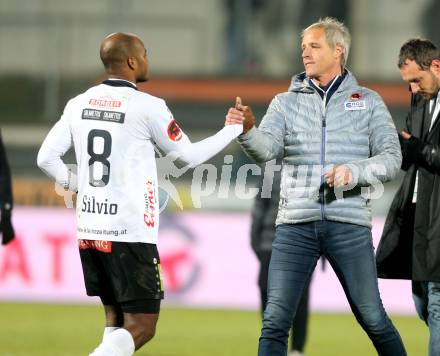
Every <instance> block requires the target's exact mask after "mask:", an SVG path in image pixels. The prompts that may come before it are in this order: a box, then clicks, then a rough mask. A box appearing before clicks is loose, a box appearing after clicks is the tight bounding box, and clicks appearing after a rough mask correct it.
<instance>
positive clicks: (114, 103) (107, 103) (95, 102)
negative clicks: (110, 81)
mask: <svg viewBox="0 0 440 356" xmlns="http://www.w3.org/2000/svg"><path fill="white" fill-rule="evenodd" d="M89 104H90V105H92V106H98V107H101V108H109V109H111V108H120V107H121V106H122V102H121V101H119V100H107V99H90V100H89Z"/></svg>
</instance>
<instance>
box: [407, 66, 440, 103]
mask: <svg viewBox="0 0 440 356" xmlns="http://www.w3.org/2000/svg"><path fill="white" fill-rule="evenodd" d="M400 74H401V76H402V79H403V80H404V81H405V82H407V83H408V84H409V86H410V89H411V92H412V93H413V94H417V93H419V94H420V95H421V96H422V97H423V98H425V99H426V100H430V99H432V98H433V97H435V96H436V95H437V92H438V91H439V88H440V61H433V63H432V64H431V67H430V68H429V69H427V70H423V69H422V68H420V66H419V65H418V64H417V63H416V62H415V61H413V60H409V59H407V60H406V61H405V63H404V65H403V66H402V68H400Z"/></svg>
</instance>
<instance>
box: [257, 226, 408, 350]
mask: <svg viewBox="0 0 440 356" xmlns="http://www.w3.org/2000/svg"><path fill="white" fill-rule="evenodd" d="M321 255H325V256H326V258H327V260H328V261H329V262H330V264H331V266H332V268H333V270H334V271H335V273H336V275H337V277H338V279H339V281H340V282H341V284H342V287H343V288H344V291H345V294H346V296H347V299H348V301H349V303H350V306H351V309H352V311H353V313H354V315H355V317H356V319H357V321H358V322H359V324H360V325H361V326H362V328H363V329H364V330H365V331H366V333H367V334H368V336H369V337H370V339H371V341H372V342H373V345H374V347H375V348H376V350H377V352H378V353H379V355H380V356H386V355H388V356H402V355H406V351H405V348H404V346H403V343H402V340H401V338H400V335H399V333H398V332H397V330H396V329H395V328H394V326H393V324H392V323H391V321H390V319H389V318H388V316H387V314H386V312H385V310H384V308H383V305H382V301H381V299H380V295H379V288H378V284H377V272H376V263H375V256H374V248H373V243H372V237H371V230H370V229H369V228H367V227H363V226H359V225H353V224H347V223H338V222H333V221H316V222H311V223H306V224H295V225H290V224H285V225H280V226H278V227H277V229H276V234H275V240H274V242H273V245H272V258H271V261H270V266H269V280H268V302H267V307H266V310H265V311H264V319H263V328H262V332H261V337H260V344H259V349H258V355H259V356H285V355H287V339H288V333H289V328H290V325H291V324H292V318H293V317H294V315H295V313H296V310H297V307H298V303H299V300H300V298H301V295H302V292H303V289H304V287H305V286H306V285H307V283H308V282H309V280H310V278H311V275H312V273H313V270H314V269H315V266H316V263H317V261H318V259H319V257H320V256H321ZM327 293H331V291H322V293H321V298H325V296H326V294H327ZM341 338H343V330H341ZM341 342H343V341H341Z"/></svg>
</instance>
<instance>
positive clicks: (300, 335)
mask: <svg viewBox="0 0 440 356" xmlns="http://www.w3.org/2000/svg"><path fill="white" fill-rule="evenodd" d="M271 255H272V252H271V251H263V252H260V253H258V259H259V261H260V273H259V274H258V286H259V287H260V296H261V314H263V313H264V309H266V304H267V277H268V274H269V262H270V257H271ZM309 287H310V283H309V284H308V285H307V287H306V288H305V290H304V293H303V294H302V297H301V300H300V302H299V305H298V310H297V313H296V315H295V317H294V318H293V322H292V331H291V350H297V351H300V352H304V346H305V344H306V339H307V326H308V321H309Z"/></svg>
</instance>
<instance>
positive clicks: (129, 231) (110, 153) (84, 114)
mask: <svg viewBox="0 0 440 356" xmlns="http://www.w3.org/2000/svg"><path fill="white" fill-rule="evenodd" d="M241 132H242V126H241V125H231V126H225V127H224V128H223V129H222V130H220V131H219V132H218V133H217V134H216V135H213V136H211V137H209V138H208V139H205V140H203V141H200V142H197V143H191V142H190V141H189V139H188V137H187V136H186V135H185V133H184V132H183V131H182V130H181V129H180V128H179V126H178V125H177V123H176V122H175V120H174V118H173V115H172V113H171V111H170V110H169V109H168V107H167V105H166V103H165V101H164V100H162V99H160V98H157V97H154V96H152V95H149V94H146V93H144V92H140V91H138V90H136V87H135V85H134V84H132V83H129V82H126V81H122V80H107V81H105V82H104V83H103V84H100V85H97V86H95V87H92V88H90V89H89V90H87V91H86V92H84V93H83V94H80V95H78V96H77V97H75V98H73V99H71V100H70V101H69V102H68V103H67V105H66V107H65V109H64V113H63V115H62V117H61V119H60V120H59V121H58V122H57V123H56V124H55V126H54V127H53V128H52V130H51V131H50V132H49V134H48V136H47V137H46V139H45V141H44V143H43V145H42V147H41V149H40V152H39V155H38V165H39V166H40V167H41V168H42V169H43V170H44V171H45V172H46V173H47V174H48V175H49V176H51V177H53V178H55V179H56V181H57V182H59V183H60V184H62V185H64V186H65V187H69V188H70V189H73V190H77V191H78V196H77V206H76V213H77V224H78V226H77V236H78V238H79V239H87V240H108V241H122V242H145V243H152V244H155V243H157V235H158V226H159V206H158V205H159V201H158V179H157V170H156V160H155V150H154V145H157V146H158V147H159V148H160V149H161V150H162V151H163V152H165V153H167V154H168V153H172V154H173V155H174V156H175V157H178V158H179V159H181V160H182V161H183V162H185V163H186V164H189V165H190V166H195V165H197V164H200V163H202V162H204V161H205V160H207V159H209V158H210V157H212V156H213V155H215V154H216V153H218V152H219V151H220V150H222V149H223V148H224V147H225V146H226V145H227V144H228V143H229V142H230V141H231V140H233V139H234V138H235V137H237V136H238V135H239V134H240V133H241ZM72 144H73V146H74V148H75V155H76V160H77V165H78V172H77V186H76V183H75V181H74V179H72V174H71V172H70V171H69V169H68V168H67V166H66V165H65V164H64V163H63V162H62V160H61V157H62V156H63V155H64V154H65V153H66V152H67V150H68V149H69V148H70V147H71V146H72Z"/></svg>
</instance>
